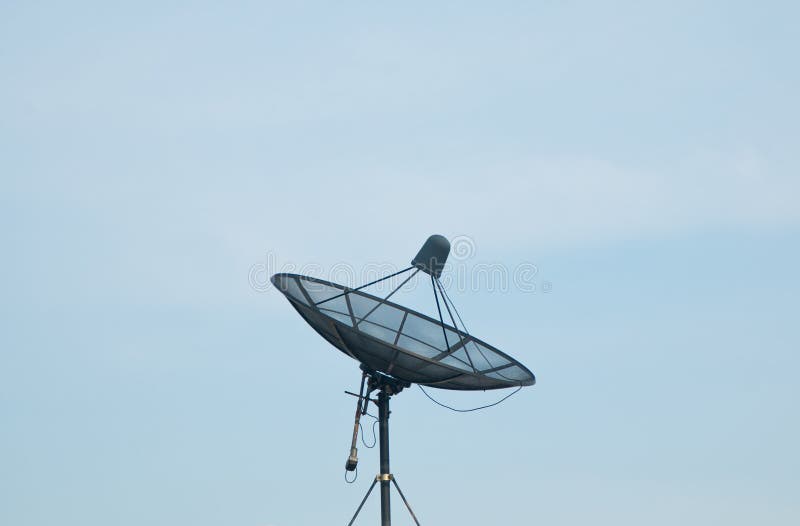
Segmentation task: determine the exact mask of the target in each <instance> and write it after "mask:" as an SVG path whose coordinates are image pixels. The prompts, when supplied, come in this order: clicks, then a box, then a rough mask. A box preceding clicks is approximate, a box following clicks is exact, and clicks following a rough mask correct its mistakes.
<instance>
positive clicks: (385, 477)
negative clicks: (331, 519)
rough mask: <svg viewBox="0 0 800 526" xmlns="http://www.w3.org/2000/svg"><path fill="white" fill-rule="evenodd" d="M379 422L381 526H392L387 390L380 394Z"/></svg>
mask: <svg viewBox="0 0 800 526" xmlns="http://www.w3.org/2000/svg"><path fill="white" fill-rule="evenodd" d="M378 420H379V424H378V425H379V429H380V443H381V472H380V481H381V526H391V524H392V513H391V508H390V505H389V490H390V489H391V485H390V481H389V476H390V474H391V471H390V470H389V395H388V394H387V393H386V391H385V390H381V392H380V393H379V394H378Z"/></svg>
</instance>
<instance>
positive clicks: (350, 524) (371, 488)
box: [347, 478, 416, 526]
mask: <svg viewBox="0 0 800 526" xmlns="http://www.w3.org/2000/svg"><path fill="white" fill-rule="evenodd" d="M376 482H378V479H377V478H376V479H375V480H373V481H372V484H371V485H370V487H369V489H368V490H367V494H366V495H364V499H363V500H362V501H361V504H359V505H358V509H357V510H356V513H355V515H353V518H352V519H350V522H348V523H347V526H353V523H354V522H355V521H356V517H358V514H359V513H361V508H363V507H364V503H365V502H367V498H369V494H370V493H372V490H373V488H375V483H376ZM397 491H400V488H398V489H397ZM401 495H402V493H401ZM412 515H413V513H412ZM415 520H416V519H415Z"/></svg>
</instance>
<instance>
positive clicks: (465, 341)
mask: <svg viewBox="0 0 800 526" xmlns="http://www.w3.org/2000/svg"><path fill="white" fill-rule="evenodd" d="M413 268H414V267H410V268H407V269H404V270H401V271H400V272H396V273H394V274H391V275H389V276H386V277H384V278H381V279H378V280H375V281H373V282H370V283H368V284H367V285H362V286H360V287H357V288H349V287H345V286H343V285H339V284H337V283H333V282H330V281H326V280H322V279H319V278H313V277H310V276H303V275H299V274H292V273H282V274H276V275H274V276H273V277H272V280H273V282H276V280H280V279H284V278H285V279H292V280H295V279H296V280H298V282H299V281H303V282H310V283H318V284H320V285H324V286H328V287H332V288H337V289H339V290H341V291H342V292H341V293H339V294H336V295H334V296H332V297H330V298H326V299H325V300H322V301H319V302H315V301H314V300H312V299H311V298H310V297H309V296H308V295H307V293H306V291H305V289H304V288H303V286H300V289H301V291H302V292H303V295H304V299H305V300H306V302H305V303H301V302H300V301H299V300H297V299H295V298H293V297H292V296H291V295H289V294H287V295H286V297H287V299H289V301H290V303H291V304H292V305H293V306H294V308H295V309H296V310H297V311H298V312H299V313H300V315H301V316H303V318H305V319H306V321H307V322H308V323H309V324H310V325H311V326H312V327H313V328H314V329H315V330H316V331H317V332H318V333H319V334H320V335H322V336H323V337H324V338H325V339H326V340H328V341H329V342H330V343H331V344H333V345H334V346H335V347H337V348H339V349H340V350H342V351H343V352H345V353H346V354H348V355H349V356H351V357H353V358H355V359H356V360H358V361H361V360H360V359H359V358H358V357H357V356H356V355H354V353H353V352H352V351H351V350H349V349H347V346H346V345H345V344H344V342H343V340H342V338H341V337H338V338H336V339H335V341H334V340H331V338H329V337H327V336H326V335H325V334H324V333H323V332H322V331H321V330H320V328H319V327H317V326H316V323H317V322H315V321H314V320H313V319H309V317H308V316H307V315H306V310H309V311H311V312H313V313H318V314H321V315H322V316H324V317H325V318H327V320H328V323H330V325H332V326H333V327H334V328H335V332H336V334H337V335H339V333H340V331H348V330H350V331H356V332H358V334H359V336H360V337H361V338H366V339H368V340H371V341H373V342H375V343H377V344H379V345H381V346H384V347H385V348H387V350H388V351H391V352H392V354H393V355H394V356H397V355H399V354H400V353H404V354H407V355H410V356H413V357H414V358H415V359H417V360H420V361H423V362H426V363H430V364H435V365H437V366H439V367H442V368H445V369H448V370H450V371H452V372H453V375H452V377H448V378H444V379H442V380H440V381H432V382H426V381H418V380H413V381H414V382H415V383H419V384H421V385H426V386H431V387H440V385H439V384H443V383H448V382H450V381H452V380H454V379H458V378H459V377H462V376H463V377H473V378H477V379H481V380H483V381H484V383H482V385H480V386H479V387H464V388H462V387H454V386H452V385H448V387H446V388H447V389H457V390H461V389H466V390H484V391H486V390H491V389H502V388H506V387H519V386H525V385H534V384H535V383H536V378H535V376H534V375H533V373H532V372H531V371H530V370H529V369H528V368H527V367H525V366H524V365H523V364H522V363H520V362H519V361H518V360H516V359H514V358H512V357H511V356H509V355H508V354H506V353H504V352H502V351H500V350H499V349H497V348H496V347H494V346H492V345H489V344H488V343H486V342H485V341H483V340H480V339H478V338H475V337H474V336H472V335H471V334H469V333H468V332H467V331H466V330H462V329H459V328H458V326H457V324H456V323H453V325H452V326H451V325H449V324H447V323H444V321H443V319H442V318H443V316H441V315H440V318H439V319H435V318H432V317H430V316H426V315H425V314H422V313H420V312H416V311H412V310H411V309H408V308H406V307H403V306H401V305H398V304H396V303H394V302H392V301H388V297H385V298H381V297H377V296H374V295H371V294H368V293H366V292H363V291H361V289H363V288H365V287H366V286H368V285H372V284H375V283H377V282H380V281H383V280H386V279H389V278H391V277H394V276H397V275H398V274H401V273H403V272H407V271H409V270H412V269H413ZM404 283H405V281H404V282H403V284H404ZM298 285H299V283H298ZM401 285H402V284H401ZM276 286H277V283H276ZM433 287H434V293H436V289H437V288H438V289H439V292H440V293H441V299H442V300H444V303H445V306H446V307H445V308H446V309H447V311H448V313H449V314H450V316H451V318H452V315H453V314H456V318H458V319H460V315H458V313H457V311H455V313H454V312H451V311H450V307H453V308H454V307H455V305H453V303H452V301H451V300H449V298H448V297H447V293H446V291H445V290H444V288H443V287H441V283H439V281H438V280H434V285H433ZM278 288H279V289H280V290H283V289H282V288H281V287H280V286H278ZM399 288H400V287H397V288H395V289H394V290H393V291H392V292H391V294H394V292H396V291H397V290H398V289H399ZM351 293H357V294H358V295H361V296H365V297H367V298H369V299H371V300H373V301H376V302H379V303H380V304H385V305H388V306H391V307H393V308H395V309H399V310H401V311H403V312H404V313H405V314H404V320H403V322H402V324H401V327H400V330H397V333H398V336H397V339H399V337H400V336H401V330H402V327H403V325H404V324H405V317H406V316H408V314H409V313H410V314H413V315H414V316H417V317H418V318H421V319H423V320H427V321H430V322H433V323H435V324H437V325H440V326H442V327H443V328H445V329H447V330H449V331H452V332H454V333H455V334H457V335H458V338H459V341H456V342H453V343H450V342H447V343H448V346H449V349H444V350H440V352H439V354H438V355H436V356H434V357H432V358H430V357H427V356H423V355H420V354H416V353H414V352H412V351H410V350H408V349H405V348H403V347H401V346H400V345H398V344H397V343H394V344H393V343H390V342H387V341H384V340H380V339H378V338H376V337H374V336H372V335H370V334H367V333H364V332H362V331H360V330H359V328H358V327H357V323H356V322H359V321H363V320H359V319H358V318H355V317H354V316H353V312H352V309H351V308H350V305H349V303H350V302H349V296H350V294H351ZM391 294H390V295H391ZM342 296H344V297H345V298H346V299H347V300H348V313H341V314H344V315H346V316H349V317H350V318H351V320H353V321H352V324H353V325H350V326H348V325H345V324H342V323H341V322H340V321H339V320H337V319H335V318H333V317H330V316H328V315H327V314H326V313H325V312H324V310H321V309H324V307H321V305H324V304H325V303H326V302H328V301H330V300H332V299H334V298H337V297H342ZM448 304H449V307H448ZM440 314H441V313H440ZM369 323H374V324H375V325H378V326H381V327H385V326H383V325H381V324H379V323H375V322H369ZM461 325H462V326H463V322H462V323H461ZM385 328H387V329H390V330H392V331H395V330H396V329H394V328H391V327H385ZM464 329H466V328H464ZM402 335H403V336H406V337H409V338H411V339H414V340H417V339H416V338H414V337H413V336H410V335H408V334H402ZM397 339H396V340H395V342H397ZM417 341H420V340H417ZM420 342H421V343H424V344H426V345H429V344H428V343H426V342H422V341H420ZM477 344H480V345H482V346H483V347H485V348H486V349H488V350H489V351H490V352H492V353H493V354H495V355H497V356H499V357H501V358H502V359H504V360H505V362H506V363H504V364H502V365H499V366H497V367H491V368H488V369H478V370H476V368H474V364H470V363H467V362H464V361H462V360H461V359H458V358H457V357H456V359H457V360H458V361H459V362H462V363H463V365H464V366H465V367H464V368H456V367H454V366H452V365H450V364H448V363H445V362H442V361H441V359H442V358H444V357H447V356H450V355H452V354H453V353H454V352H455V351H457V350H459V349H461V348H466V347H467V346H468V345H477ZM437 350H438V349H437ZM476 350H477V351H478V353H479V354H480V355H483V352H481V350H480V349H479V348H477V347H476ZM467 354H468V353H467ZM468 356H469V354H468ZM483 358H484V360H485V361H486V362H487V363H491V361H490V360H488V359H487V358H486V356H485V355H483ZM468 360H469V361H470V362H471V361H472V357H468ZM514 366H516V367H518V368H519V369H521V370H522V371H524V372H525V373H527V375H528V376H529V378H527V379H524V380H519V379H516V378H510V377H507V376H505V375H503V374H502V372H500V371H503V370H504V369H510V368H512V367H514ZM393 367H394V360H393V361H392V364H390V368H393ZM386 372H387V373H391V374H393V371H390V370H387V371H386ZM489 373H495V374H497V375H498V376H500V378H497V377H493V378H489V377H487V376H486V375H487V374H489Z"/></svg>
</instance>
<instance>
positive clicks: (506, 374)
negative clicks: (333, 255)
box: [272, 235, 536, 526]
mask: <svg viewBox="0 0 800 526" xmlns="http://www.w3.org/2000/svg"><path fill="white" fill-rule="evenodd" d="M449 253H450V243H449V242H448V241H447V239H446V238H444V237H443V236H440V235H433V236H430V237H429V238H428V240H427V241H426V242H425V244H424V245H423V246H422V248H421V249H420V250H419V252H418V253H417V255H416V257H414V259H413V260H412V261H411V266H410V267H408V268H406V269H404V270H401V271H400V272H395V273H394V274H390V275H389V276H385V277H383V278H381V279H378V280H376V281H372V282H370V283H367V284H365V285H362V286H360V287H358V288H350V287H346V286H343V285H339V284H336V283H332V282H329V281H324V280H321V279H317V278H312V277H309V276H302V275H298V274H288V273H280V274H275V275H274V276H272V283H273V284H274V285H275V287H277V288H278V290H280V291H281V292H282V293H283V294H284V295H285V296H286V298H287V299H288V300H289V303H291V305H292V306H293V307H294V308H295V309H296V310H297V312H298V313H300V315H301V316H302V317H303V319H305V320H306V322H308V324H309V325H311V327H313V328H314V330H315V331H317V332H318V333H319V334H320V335H321V336H322V337H323V338H325V339H326V340H327V341H328V342H329V343H331V344H332V345H333V346H334V347H336V348H337V349H339V350H340V351H342V352H344V353H345V354H347V355H348V356H350V357H351V358H353V359H355V360H357V361H359V362H360V363H361V369H362V371H363V374H362V380H361V390H360V393H359V394H358V395H355V394H354V393H348V394H353V395H355V396H357V398H358V403H357V406H356V420H355V425H354V430H353V441H352V444H351V448H350V456H349V457H348V460H347V463H346V466H345V467H346V469H347V470H348V471H354V470H355V469H356V465H357V463H358V457H357V449H356V441H357V437H358V430H359V419H360V417H361V415H363V414H366V412H367V406H368V404H369V402H374V403H375V404H376V405H377V406H378V414H379V416H378V421H379V424H380V438H379V440H380V457H381V466H380V467H381V470H380V473H379V474H378V476H377V477H376V478H375V480H374V481H373V483H372V486H370V489H369V491H368V492H367V495H366V496H365V497H364V500H363V501H362V502H361V505H360V506H359V507H358V510H356V513H355V515H354V516H353V519H352V520H351V521H350V524H353V522H354V521H355V519H356V517H357V516H358V513H359V512H360V511H361V507H362V506H363V505H364V503H365V502H366V500H367V497H368V496H369V494H370V493H371V492H372V489H373V488H374V487H375V484H376V483H377V482H380V483H381V524H382V525H383V526H389V525H390V524H391V514H390V509H389V507H390V501H389V489H390V483H392V484H394V486H395V487H396V488H397V490H398V492H399V493H400V496H401V497H402V498H403V502H404V503H405V504H406V507H408V510H409V512H411V515H412V517H413V518H414V521H415V522H416V523H417V524H419V522H418V521H417V519H416V517H415V516H414V513H413V511H411V507H410V506H409V504H408V501H407V500H406V499H405V497H404V496H403V493H402V492H401V491H400V487H399V486H398V485H397V482H396V481H395V479H394V477H393V475H392V474H391V473H390V472H389V397H391V396H393V395H395V394H397V393H399V392H400V391H402V390H403V388H405V387H409V386H410V385H411V384H419V385H421V386H422V385H424V386H428V387H435V388H439V389H453V390H461V391H473V390H489V389H503V388H508V387H518V388H521V387H523V386H529V385H533V384H534V383H535V382H536V379H535V377H534V375H533V373H532V372H531V371H530V370H528V368H526V367H525V366H524V365H522V364H521V363H520V362H518V361H517V360H515V359H514V358H512V357H511V356H509V355H507V354H505V353H503V352H501V351H500V350H498V349H497V348H495V347H493V346H491V345H489V344H488V343H486V342H484V341H482V340H480V339H478V338H476V337H474V336H472V335H470V334H469V333H468V332H467V330H466V327H464V324H463V321H461V316H460V315H459V314H458V311H457V310H456V308H455V305H453V303H452V301H451V300H450V298H449V296H448V295H447V292H446V291H445V289H444V287H443V286H442V284H441V282H440V281H439V277H440V276H441V273H442V271H443V269H444V266H445V263H446V261H447V256H448V255H449ZM419 272H424V273H426V274H428V275H430V280H431V287H432V289H433V294H434V298H435V301H436V307H437V312H438V314H439V319H438V320H436V319H434V318H431V317H429V316H426V315H424V314H421V313H419V312H416V311H413V310H411V309H409V308H406V307H403V306H401V305H398V304H397V303H394V302H391V301H389V299H390V298H391V297H392V296H393V295H394V294H395V293H396V292H397V291H398V290H400V289H401V288H402V287H403V286H404V285H405V284H406V283H408V282H409V281H410V280H411V278H413V277H414V276H415V275H417V274H418V273H419ZM402 274H408V275H407V276H406V278H405V280H403V281H402V282H401V283H400V285H399V286H397V287H396V288H395V289H393V290H392V291H391V292H390V293H389V294H388V295H387V296H386V297H384V298H379V297H377V296H373V295H371V294H368V293H366V292H364V291H363V290H361V289H364V288H366V287H368V286H370V285H374V284H376V283H378V282H381V281H385V280H388V279H390V278H393V277H396V276H399V275H402ZM442 306H444V308H445V311H446V312H447V314H448V315H449V317H450V320H451V322H452V323H451V324H448V323H446V322H445V320H444V316H443V315H442ZM454 314H455V316H454ZM456 318H458V320H459V322H460V325H461V328H459V327H458V326H459V323H457V322H456ZM365 385H366V387H367V391H366V393H365ZM373 391H378V399H377V400H374V399H372V398H370V393H371V392H373Z"/></svg>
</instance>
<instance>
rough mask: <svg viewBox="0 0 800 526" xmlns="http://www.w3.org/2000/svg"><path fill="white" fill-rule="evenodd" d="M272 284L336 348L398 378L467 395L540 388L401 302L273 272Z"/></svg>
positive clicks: (483, 346) (494, 353) (477, 343)
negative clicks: (528, 387) (532, 387)
mask: <svg viewBox="0 0 800 526" xmlns="http://www.w3.org/2000/svg"><path fill="white" fill-rule="evenodd" d="M272 283H273V284H274V285H275V287H277V288H278V289H279V290H280V291H281V292H282V293H283V294H284V295H285V296H286V298H287V299H288V300H289V302H290V303H291V304H292V306H293V307H294V308H295V309H296V310H297V312H299V313H300V315H301V316H302V317H303V318H304V319H305V320H306V321H307V322H308V324H309V325H311V326H312V327H313V328H314V329H315V330H316V331H317V332H318V333H319V334H320V335H322V337H323V338H325V339H326V340H328V341H329V342H330V343H331V344H332V345H333V346H334V347H336V348H337V349H339V350H341V351H342V352H344V353H345V354H347V355H348V356H350V357H352V358H354V359H356V360H358V361H359V362H361V363H363V364H365V365H366V366H367V367H369V368H371V369H374V370H376V371H380V372H382V373H385V374H387V375H390V376H392V377H394V378H397V379H399V380H403V381H406V382H410V383H417V384H421V385H425V386H430V387H437V388H440V389H455V390H463V391H473V390H488V389H502V388H505V387H516V386H527V385H533V384H534V383H535V382H536V379H535V377H534V375H533V373H532V372H531V371H529V370H528V369H527V368H526V367H525V366H524V365H522V364H521V363H519V362H518V361H516V360H515V359H513V358H511V357H510V356H508V355H507V354H505V353H503V352H501V351H499V350H498V349H496V348H494V347H492V346H491V345H489V344H487V343H485V342H483V341H481V340H479V339H477V338H475V337H474V336H471V335H469V334H467V333H466V332H464V331H461V330H459V329H456V328H454V327H452V326H450V325H447V324H444V323H442V322H441V321H439V320H435V319H433V318H430V317H428V316H425V315H423V314H420V313H418V312H415V311H413V310H410V309H408V308H405V307H402V306H400V305H398V304H396V303H392V302H390V301H387V300H385V299H382V298H378V297H376V296H373V295H371V294H367V293H365V292H363V291H361V290H355V289H351V288H348V287H344V286H342V285H338V284H336V283H331V282H329V281H324V280H321V279H316V278H312V277H308V276H301V275H298V274H286V273H281V274H275V275H274V276H272ZM443 329H444V330H443Z"/></svg>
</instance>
